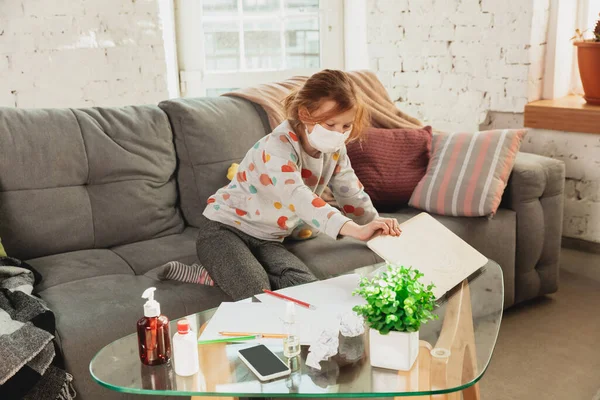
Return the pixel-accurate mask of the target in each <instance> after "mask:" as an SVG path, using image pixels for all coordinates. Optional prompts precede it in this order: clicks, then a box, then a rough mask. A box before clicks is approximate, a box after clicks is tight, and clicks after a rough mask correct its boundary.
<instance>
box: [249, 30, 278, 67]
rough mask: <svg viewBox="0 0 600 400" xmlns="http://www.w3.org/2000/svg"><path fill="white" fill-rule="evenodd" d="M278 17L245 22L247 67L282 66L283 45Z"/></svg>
mask: <svg viewBox="0 0 600 400" xmlns="http://www.w3.org/2000/svg"><path fill="white" fill-rule="evenodd" d="M279 25H280V22H279V21H278V20H277V19H269V20H265V21H246V22H244V51H245V53H246V68H247V69H249V70H257V69H277V68H282V67H283V66H282V59H281V53H282V47H281V37H280V33H279Z"/></svg>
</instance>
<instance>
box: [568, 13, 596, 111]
mask: <svg viewBox="0 0 600 400" xmlns="http://www.w3.org/2000/svg"><path fill="white" fill-rule="evenodd" d="M573 39H575V46H577V61H578V63H579V75H580V76H581V83H582V84H583V91H584V92H585V96H584V98H585V101H587V102H588V103H590V104H598V105H600V72H599V71H600V19H598V21H597V22H596V28H595V29H594V36H593V37H592V38H591V39H585V38H584V33H583V32H581V31H580V30H579V29H578V30H577V31H576V33H575V36H574V37H573Z"/></svg>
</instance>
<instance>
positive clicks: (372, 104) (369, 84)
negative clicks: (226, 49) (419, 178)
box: [225, 71, 423, 207]
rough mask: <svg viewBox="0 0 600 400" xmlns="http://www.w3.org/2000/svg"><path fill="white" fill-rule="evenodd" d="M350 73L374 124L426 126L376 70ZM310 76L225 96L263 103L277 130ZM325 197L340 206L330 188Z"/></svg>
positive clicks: (255, 87)
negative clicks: (286, 104)
mask: <svg viewBox="0 0 600 400" xmlns="http://www.w3.org/2000/svg"><path fill="white" fill-rule="evenodd" d="M348 75H350V78H351V79H352V80H353V81H354V84H355V85H356V88H357V89H358V91H359V93H360V94H361V97H362V99H363V102H364V103H365V105H366V107H367V110H368V111H369V114H370V116H371V126H372V127H374V128H384V129H395V128H419V127H422V126H423V123H422V122H421V121H419V120H418V119H416V118H413V117H411V116H410V115H407V114H405V113H403V112H402V111H400V110H399V109H398V107H396V105H395V104H394V103H393V102H392V100H391V99H390V97H389V95H388V93H387V91H386V90H385V87H384V86H383V84H382V83H381V81H379V79H378V78H377V76H376V75H375V74H374V73H373V72H371V71H352V72H348ZM307 79H308V77H307V76H295V77H292V78H290V79H288V80H286V81H283V82H273V83H266V84H262V85H258V86H252V87H249V88H245V89H240V90H237V91H235V92H230V93H226V94H225V96H234V97H241V98H243V99H246V100H250V101H252V102H253V103H256V104H258V105H260V106H261V107H262V108H263V109H264V110H265V112H266V113H267V116H268V117H269V124H270V125H271V129H275V128H276V127H277V126H278V125H279V124H281V123H282V122H283V120H284V119H285V112H284V110H283V99H285V98H286V97H287V95H288V94H290V93H291V92H292V91H294V90H297V89H300V88H301V87H302V85H304V82H306V80H307ZM321 197H322V198H323V199H324V200H325V201H327V202H328V203H329V204H330V205H332V206H334V207H336V206H337V204H336V202H335V199H334V197H333V193H331V190H330V189H329V188H325V191H324V192H323V194H322V195H321Z"/></svg>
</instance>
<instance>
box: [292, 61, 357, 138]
mask: <svg viewBox="0 0 600 400" xmlns="http://www.w3.org/2000/svg"><path fill="white" fill-rule="evenodd" d="M327 100H333V101H334V102H335V103H336V106H335V107H334V108H333V109H331V111H329V112H327V113H325V114H323V115H320V116H319V118H317V119H315V118H313V117H312V115H313V114H314V112H315V111H316V110H317V109H318V108H319V107H320V106H321V105H322V104H323V103H324V102H325V101H327ZM283 105H284V109H285V113H286V118H287V119H288V120H289V122H290V124H291V125H292V127H293V128H294V130H295V131H296V133H300V130H301V129H304V128H303V123H302V121H300V115H299V114H300V109H301V108H302V107H305V108H306V109H307V110H308V113H309V115H302V119H303V120H305V121H309V122H310V123H315V124H316V123H322V122H323V121H325V120H327V119H329V118H332V117H335V116H336V115H339V114H341V113H343V112H346V111H348V110H351V109H353V108H354V109H356V116H355V117H354V121H353V123H352V132H351V133H350V138H349V139H348V141H354V140H357V139H360V137H361V135H362V133H363V130H364V128H365V127H366V125H367V123H368V119H369V117H368V113H367V110H366V109H365V105H364V103H363V101H362V99H361V98H360V95H359V94H358V93H357V91H356V87H355V85H354V83H353V82H352V80H351V79H350V77H349V76H348V74H346V73H345V72H343V71H338V70H331V69H325V70H323V71H321V72H317V73H316V74H314V75H312V76H311V77H310V78H308V80H307V81H306V82H305V83H304V86H302V87H301V88H300V89H299V90H297V91H294V92H292V93H291V94H290V95H288V96H287V97H286V98H285V100H284V101H283Z"/></svg>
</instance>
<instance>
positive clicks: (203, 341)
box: [198, 335, 261, 344]
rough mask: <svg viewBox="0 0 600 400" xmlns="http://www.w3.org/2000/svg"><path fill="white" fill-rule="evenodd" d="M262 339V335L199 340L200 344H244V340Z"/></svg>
mask: <svg viewBox="0 0 600 400" xmlns="http://www.w3.org/2000/svg"><path fill="white" fill-rule="evenodd" d="M260 338H261V335H249V336H235V337H227V338H223V339H212V340H198V344H213V343H228V342H242V341H244V340H253V339H260Z"/></svg>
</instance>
